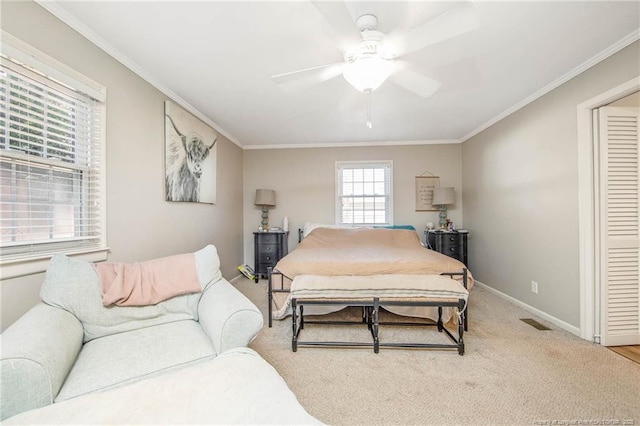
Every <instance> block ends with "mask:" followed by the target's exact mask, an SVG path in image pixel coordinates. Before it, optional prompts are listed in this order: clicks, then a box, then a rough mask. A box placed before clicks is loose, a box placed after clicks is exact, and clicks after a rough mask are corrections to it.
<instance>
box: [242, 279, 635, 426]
mask: <svg viewBox="0 0 640 426" xmlns="http://www.w3.org/2000/svg"><path fill="white" fill-rule="evenodd" d="M234 284H235V286H236V287H237V288H238V289H239V290H240V291H242V292H243V293H244V294H245V295H247V296H248V297H249V298H250V299H251V300H252V301H253V302H254V303H255V304H256V305H257V306H258V307H260V309H261V310H262V311H263V312H265V313H266V309H267V294H266V281H265V280H261V281H260V283H259V284H254V283H253V281H250V280H247V279H239V280H237V281H235V283H234ZM470 309H471V311H470V325H469V332H468V333H466V334H465V346H466V353H465V355H464V356H462V357H461V356H459V355H458V354H457V352H455V351H453V350H410V349H409V350H407V349H390V348H382V349H381V351H380V353H379V354H374V353H373V350H371V349H368V348H367V349H365V348H356V349H348V348H336V349H334V348H308V347H303V348H299V349H298V352H296V353H294V352H292V351H291V321H290V319H287V320H284V321H274V326H273V328H271V329H270V328H267V325H266V323H267V321H266V315H265V328H264V330H263V331H262V332H261V333H260V334H259V335H258V337H257V338H256V340H255V341H254V342H253V343H252V344H251V347H252V348H253V349H255V350H257V351H258V352H259V353H260V354H262V356H263V357H264V358H265V359H266V360H267V361H269V362H270V363H271V364H272V365H273V366H274V367H275V368H276V369H277V370H278V371H279V372H280V374H281V375H282V376H283V377H284V379H285V380H286V382H287V383H288V384H289V387H290V388H291V389H292V390H293V392H294V393H295V394H296V396H297V397H298V400H299V401H300V402H301V403H302V405H303V406H304V407H305V408H306V409H307V411H309V413H311V414H312V415H314V416H315V417H317V418H318V419H320V420H321V421H323V422H325V423H328V424H335V425H338V424H344V425H354V424H394V425H405V424H407V425H408V424H438V425H440V424H448V425H457V424H482V425H487V424H528V425H531V424H620V425H623V424H627V425H629V424H636V425H640V365H638V364H636V363H634V362H632V361H630V360H628V359H626V358H623V357H621V356H619V355H617V354H615V353H613V352H611V351H609V350H607V349H606V348H604V347H602V346H599V345H595V344H592V343H589V342H586V341H584V340H581V339H579V338H577V337H575V336H573V335H572V334H570V333H568V332H565V331H562V330H558V329H557V327H555V326H553V325H551V324H549V323H546V322H545V321H543V320H541V319H539V318H536V319H537V320H538V321H540V322H541V323H543V324H544V325H547V326H548V327H550V328H551V329H552V330H550V331H540V330H537V329H535V328H534V327H532V326H530V325H528V324H526V323H524V322H522V321H520V318H531V317H532V314H530V313H529V312H527V311H525V310H523V309H521V308H519V307H518V306H515V305H513V304H511V303H509V302H507V301H505V300H503V299H500V298H499V297H497V296H495V295H494V294H492V293H490V292H488V291H486V290H483V289H482V288H479V287H477V286H476V287H475V288H474V289H473V290H472V292H471V297H470ZM347 314H348V313H344V312H342V313H340V314H338V316H345V315H347ZM303 333H305V334H304V336H303V337H304V338H305V339H308V340H312V339H314V338H318V339H332V338H334V337H336V338H340V339H343V338H346V337H350V338H353V339H355V340H357V341H367V340H368V339H369V334H368V332H367V331H366V329H360V328H354V327H344V326H343V327H336V326H334V327H333V328H328V327H326V326H319V325H316V326H309V327H307V328H305V330H304V331H303ZM407 333H411V334H413V333H415V330H413V329H408V328H407V327H400V328H399V329H397V330H396V329H394V330H389V329H382V330H381V338H382V339H387V340H392V339H402V338H403V337H404V335H405V334H407ZM422 333H425V335H427V333H428V336H429V339H432V340H433V339H440V338H442V337H441V335H438V333H437V332H436V331H432V329H431V328H429V329H422ZM329 336H334V337H329ZM338 336H339V337H338ZM274 409H278V407H274ZM580 422H582V423H580ZM585 422H588V423H585ZM616 422H619V423H616Z"/></svg>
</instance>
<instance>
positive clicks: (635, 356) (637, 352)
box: [609, 345, 640, 364]
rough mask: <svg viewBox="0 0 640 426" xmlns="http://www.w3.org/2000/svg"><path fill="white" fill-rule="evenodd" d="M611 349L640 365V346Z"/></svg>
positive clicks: (613, 347)
mask: <svg viewBox="0 0 640 426" xmlns="http://www.w3.org/2000/svg"><path fill="white" fill-rule="evenodd" d="M609 349H611V350H612V351H614V352H615V353H617V354H620V355H622V356H623V357H625V358H629V359H630V360H631V361H634V362H637V363H638V364H640V345H634V346H609Z"/></svg>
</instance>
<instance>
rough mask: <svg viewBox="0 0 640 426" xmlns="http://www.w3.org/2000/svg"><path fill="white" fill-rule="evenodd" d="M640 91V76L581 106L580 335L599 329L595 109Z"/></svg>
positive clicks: (589, 337) (587, 336) (588, 335)
mask: <svg viewBox="0 0 640 426" xmlns="http://www.w3.org/2000/svg"><path fill="white" fill-rule="evenodd" d="M638 90H640V76H638V77H636V78H633V79H631V80H629V81H627V82H626V83H623V84H621V85H619V86H616V87H614V88H613V89H611V90H608V91H606V92H605V93H602V94H600V95H598V96H596V97H594V98H591V99H589V100H588V101H585V102H583V103H581V104H580V105H578V230H579V250H580V337H582V338H583V339H585V340H589V341H594V336H595V334H596V332H597V330H596V304H595V296H596V264H597V261H598V260H597V258H596V246H595V241H596V222H595V209H596V203H595V196H594V190H595V188H594V185H595V175H594V161H595V159H596V157H595V154H594V146H593V116H592V111H593V110H594V109H596V108H600V107H601V106H604V105H607V104H610V103H611V102H614V101H616V100H618V99H621V98H624V97H625V96H627V95H630V94H631V93H634V92H637V91H638Z"/></svg>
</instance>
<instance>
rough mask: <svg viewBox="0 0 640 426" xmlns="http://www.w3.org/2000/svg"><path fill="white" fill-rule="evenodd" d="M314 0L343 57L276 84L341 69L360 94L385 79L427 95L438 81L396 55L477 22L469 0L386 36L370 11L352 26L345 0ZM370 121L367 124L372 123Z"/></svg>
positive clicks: (308, 80) (315, 79) (312, 79)
mask: <svg viewBox="0 0 640 426" xmlns="http://www.w3.org/2000/svg"><path fill="white" fill-rule="evenodd" d="M312 3H313V5H314V6H315V8H316V9H317V10H318V12H320V14H321V15H322V16H323V18H324V20H325V21H326V22H327V23H328V24H329V25H330V26H331V27H332V29H333V31H334V33H335V34H336V35H337V37H338V39H339V40H341V41H347V43H346V46H345V47H344V48H343V51H342V53H343V61H342V62H338V63H332V64H328V65H322V66H318V67H313V68H307V69H303V70H297V71H293V72H287V73H284V74H278V75H275V76H273V77H271V78H272V79H273V81H274V82H275V83H276V84H278V85H281V86H285V85H292V86H300V85H305V84H315V83H320V82H323V81H326V80H329V79H331V78H334V77H337V76H339V75H341V74H342V76H343V77H344V78H345V80H346V81H347V82H348V83H349V84H351V85H352V86H353V87H355V88H356V89H357V90H359V91H360V92H363V93H369V94H370V93H371V92H373V91H374V90H376V89H377V88H378V87H379V86H380V85H381V84H382V83H384V82H385V81H386V80H387V79H389V80H391V81H392V82H393V83H395V84H397V85H398V86H400V87H403V88H405V89H407V90H409V91H411V92H413V93H415V94H417V95H418V96H421V97H423V98H427V97H429V96H431V95H433V94H434V93H435V92H436V91H437V90H438V89H439V88H440V86H441V85H442V84H441V83H440V82H439V81H436V80H434V79H432V78H430V77H427V76H425V75H423V74H420V73H417V72H415V71H412V70H411V69H409V68H408V66H407V65H408V64H407V63H406V61H403V60H400V59H399V58H401V57H402V56H404V55H406V54H407V53H410V52H414V51H417V50H420V49H423V48H425V47H428V46H430V45H433V44H436V43H439V42H441V41H443V40H446V39H449V38H452V37H455V36H458V35H460V34H463V33H466V32H468V31H471V30H473V29H475V28H476V27H477V26H478V22H477V16H476V13H475V8H474V6H473V4H472V3H471V2H469V1H465V2H461V3H457V4H456V5H455V6H453V7H450V8H449V9H447V10H446V11H444V12H443V13H441V14H440V15H438V16H436V17H435V18H433V19H430V20H429V21H427V22H426V23H424V24H421V25H419V26H417V27H415V28H413V29H411V30H410V31H409V32H406V33H404V34H398V33H397V32H394V31H392V32H391V33H390V34H388V35H387V34H384V33H382V32H380V31H378V30H377V24H378V18H377V17H376V16H374V15H372V14H364V15H362V16H360V17H359V18H358V19H357V20H356V25H355V26H354V25H353V24H354V23H353V19H352V17H351V15H350V14H349V11H348V9H347V7H346V5H345V4H344V2H328V1H322V0H315V1H312ZM368 125H369V127H370V123H368Z"/></svg>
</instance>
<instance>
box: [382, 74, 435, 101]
mask: <svg viewBox="0 0 640 426" xmlns="http://www.w3.org/2000/svg"><path fill="white" fill-rule="evenodd" d="M389 80H391V81H392V82H394V83H395V84H397V85H398V86H400V87H402V88H404V89H407V90H408V91H410V92H413V93H415V94H416V95H418V96H420V97H423V98H428V97H429V96H431V95H433V94H434V93H435V92H437V91H438V89H439V88H440V86H442V83H440V82H439V81H436V80H434V79H432V78H429V77H427V76H425V75H422V74H418V73H417V72H415V71H411V70H409V69H406V68H405V69H401V70H399V71H397V72H396V73H394V74H393V75H392V76H391V77H389Z"/></svg>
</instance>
